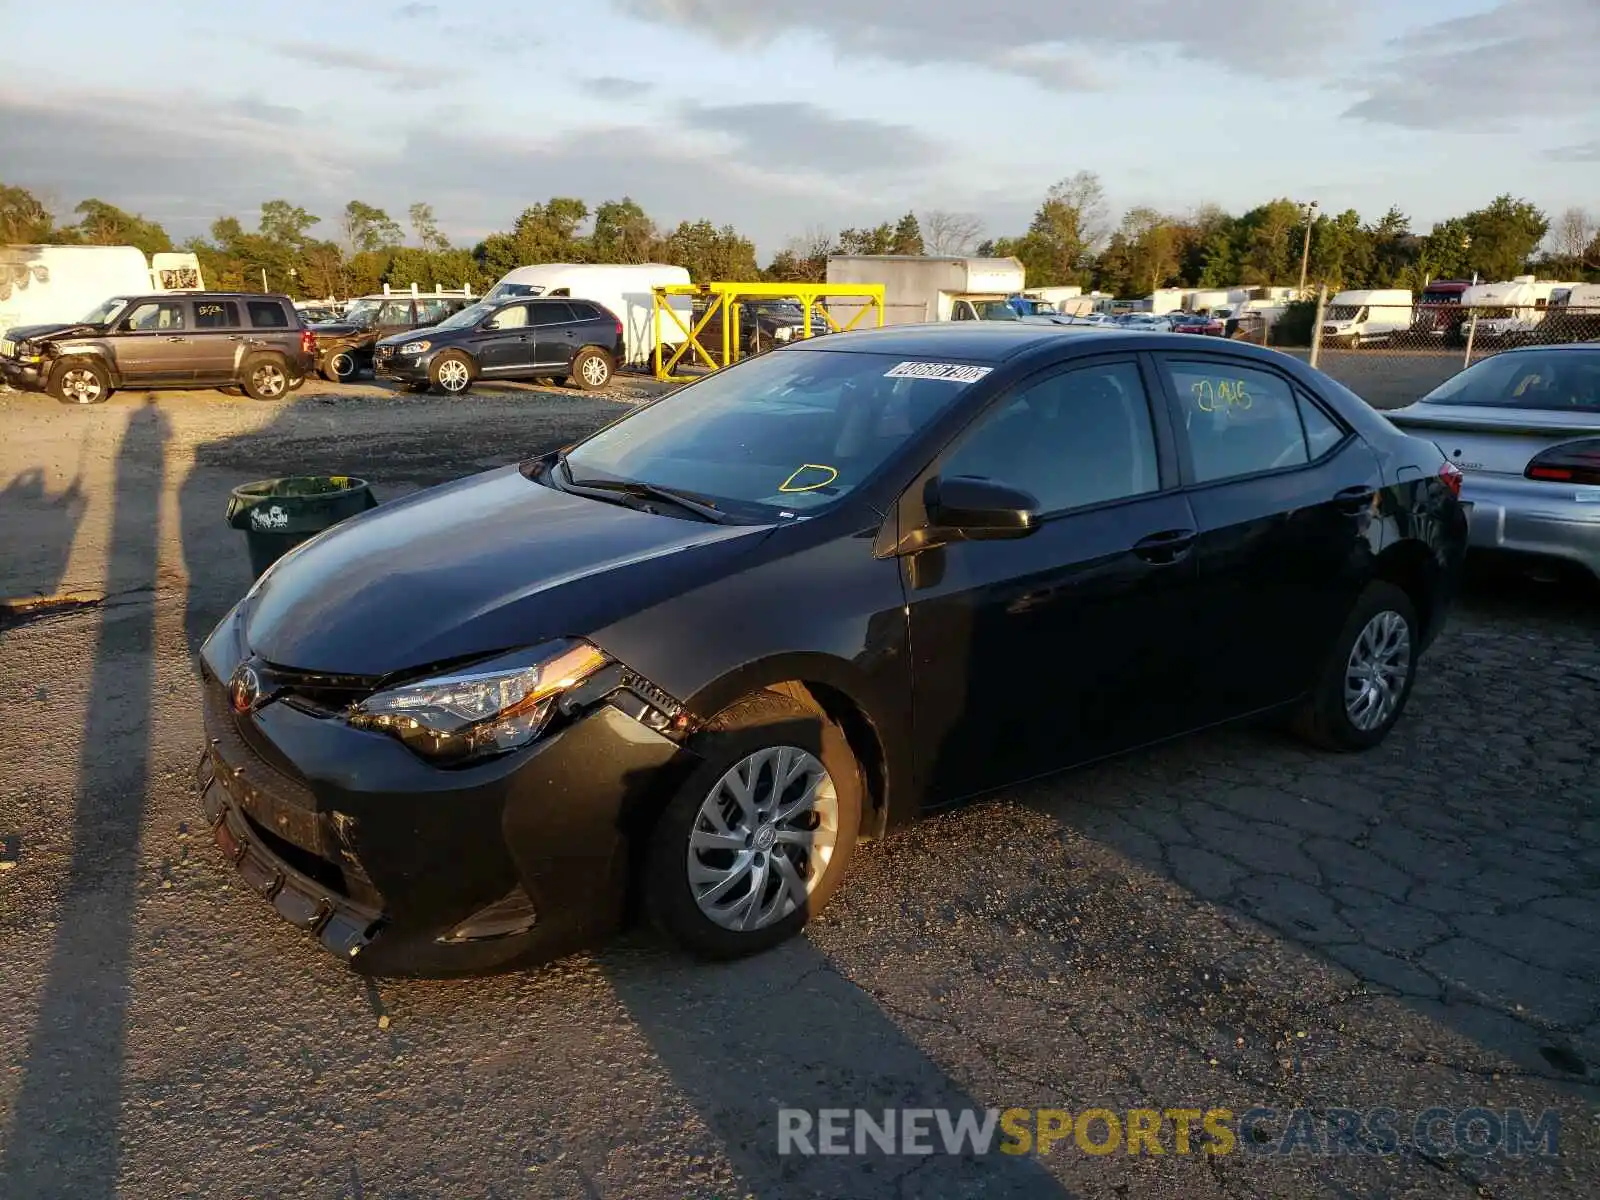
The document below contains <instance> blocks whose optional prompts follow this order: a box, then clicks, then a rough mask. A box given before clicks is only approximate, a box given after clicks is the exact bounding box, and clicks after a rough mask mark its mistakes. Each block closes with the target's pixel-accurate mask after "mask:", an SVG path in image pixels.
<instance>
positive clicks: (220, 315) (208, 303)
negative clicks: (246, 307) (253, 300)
mask: <svg viewBox="0 0 1600 1200" xmlns="http://www.w3.org/2000/svg"><path fill="white" fill-rule="evenodd" d="M194 327H195V328H196V329H237V328H238V327H239V306H238V305H237V304H235V303H234V302H233V301H232V300H196V301H195V304H194Z"/></svg>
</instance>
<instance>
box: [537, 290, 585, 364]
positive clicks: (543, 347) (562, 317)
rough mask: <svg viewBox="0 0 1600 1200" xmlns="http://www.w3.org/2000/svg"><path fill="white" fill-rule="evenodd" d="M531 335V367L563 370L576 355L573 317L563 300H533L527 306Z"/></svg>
mask: <svg viewBox="0 0 1600 1200" xmlns="http://www.w3.org/2000/svg"><path fill="white" fill-rule="evenodd" d="M528 307H529V309H530V310H531V313H532V316H531V321H532V329H531V332H532V334H533V336H534V352H533V365H534V366H537V367H548V368H550V369H551V370H552V371H557V372H560V371H566V370H568V369H569V368H570V367H571V366H572V356H573V355H574V354H576V353H577V351H578V346H579V345H580V344H581V343H579V341H578V330H577V322H578V318H577V315H576V314H575V313H574V312H573V311H572V305H570V304H568V303H567V302H566V301H565V300H535V301H534V302H533V303H532V304H530V305H529V306H528Z"/></svg>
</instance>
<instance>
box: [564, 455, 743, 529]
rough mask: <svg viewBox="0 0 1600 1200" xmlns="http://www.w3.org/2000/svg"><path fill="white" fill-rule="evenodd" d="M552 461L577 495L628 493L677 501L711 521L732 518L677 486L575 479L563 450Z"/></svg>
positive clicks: (687, 510)
mask: <svg viewBox="0 0 1600 1200" xmlns="http://www.w3.org/2000/svg"><path fill="white" fill-rule="evenodd" d="M555 465H556V466H558V467H560V468H561V473H562V474H563V475H564V476H566V486H567V488H568V490H570V491H572V492H575V493H577V494H578V495H580V496H582V495H589V496H595V494H596V493H599V496H598V497H596V498H607V497H611V496H631V497H633V498H634V499H651V500H664V501H666V502H667V503H668V504H672V505H676V506H677V507H678V508H681V509H683V510H684V511H685V512H691V513H693V514H694V515H695V516H697V517H699V518H700V519H701V520H704V521H710V522H712V523H713V524H716V525H727V524H730V523H731V522H732V520H733V518H732V517H730V516H729V515H728V514H727V513H725V512H723V511H722V510H721V509H720V508H718V507H717V506H716V505H714V504H711V503H709V502H707V501H705V500H702V499H700V498H699V497H697V496H695V495H693V494H691V493H689V492H680V491H678V490H677V489H676V488H669V487H662V486H661V485H660V484H658V483H644V482H643V481H641V480H636V479H616V480H611V479H574V478H573V477H572V468H571V467H569V466H567V456H566V454H565V453H562V454H558V455H557V456H556V462H555Z"/></svg>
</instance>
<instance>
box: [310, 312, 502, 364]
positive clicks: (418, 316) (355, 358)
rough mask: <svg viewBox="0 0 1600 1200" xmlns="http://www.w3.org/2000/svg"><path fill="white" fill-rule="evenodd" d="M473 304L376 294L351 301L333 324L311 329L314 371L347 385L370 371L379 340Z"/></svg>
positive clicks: (437, 319) (420, 326) (428, 323)
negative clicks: (315, 355)
mask: <svg viewBox="0 0 1600 1200" xmlns="http://www.w3.org/2000/svg"><path fill="white" fill-rule="evenodd" d="M471 303H472V297H471V296H445V295H437V294H436V295H432V296H429V295H419V296H412V295H396V294H389V295H377V296H362V297H361V298H360V299H358V300H352V301H351V302H350V307H349V308H347V309H345V311H344V314H343V315H342V316H340V317H339V319H338V320H336V321H323V322H320V323H318V324H316V325H313V326H312V327H311V329H312V332H314V333H315V334H316V335H317V348H318V351H319V352H320V358H319V359H318V360H317V370H318V371H320V372H321V373H322V377H323V378H324V379H326V380H327V381H328V382H329V383H349V382H350V381H351V380H352V379H354V378H355V377H356V376H357V375H358V374H359V373H360V372H361V371H362V370H368V371H370V370H371V369H372V348H373V346H375V345H376V344H377V343H378V341H379V340H380V339H382V338H386V337H390V336H392V335H394V334H397V333H406V332H408V331H409V330H412V329H422V328H426V327H427V326H429V325H436V324H438V323H439V322H440V321H442V320H444V319H445V318H446V317H448V316H452V315H454V314H455V313H458V312H460V311H461V310H462V309H463V308H465V307H466V306H467V305H469V304H471Z"/></svg>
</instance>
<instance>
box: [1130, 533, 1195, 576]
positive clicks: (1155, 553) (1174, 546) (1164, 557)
mask: <svg viewBox="0 0 1600 1200" xmlns="http://www.w3.org/2000/svg"><path fill="white" fill-rule="evenodd" d="M1197 536H1198V534H1196V533H1195V531H1194V530H1193V529H1164V530H1162V531H1161V532H1160V533H1152V534H1151V535H1150V536H1149V537H1144V538H1140V539H1139V540H1138V541H1137V542H1135V543H1134V544H1133V552H1134V554H1136V555H1138V556H1139V557H1140V558H1142V559H1144V561H1145V562H1147V563H1152V564H1154V565H1155V566H1158V567H1165V566H1169V565H1170V564H1172V563H1175V562H1178V561H1180V560H1181V559H1183V558H1186V557H1187V556H1188V554H1189V551H1190V550H1192V549H1194V542H1195V538H1196V537H1197Z"/></svg>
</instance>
